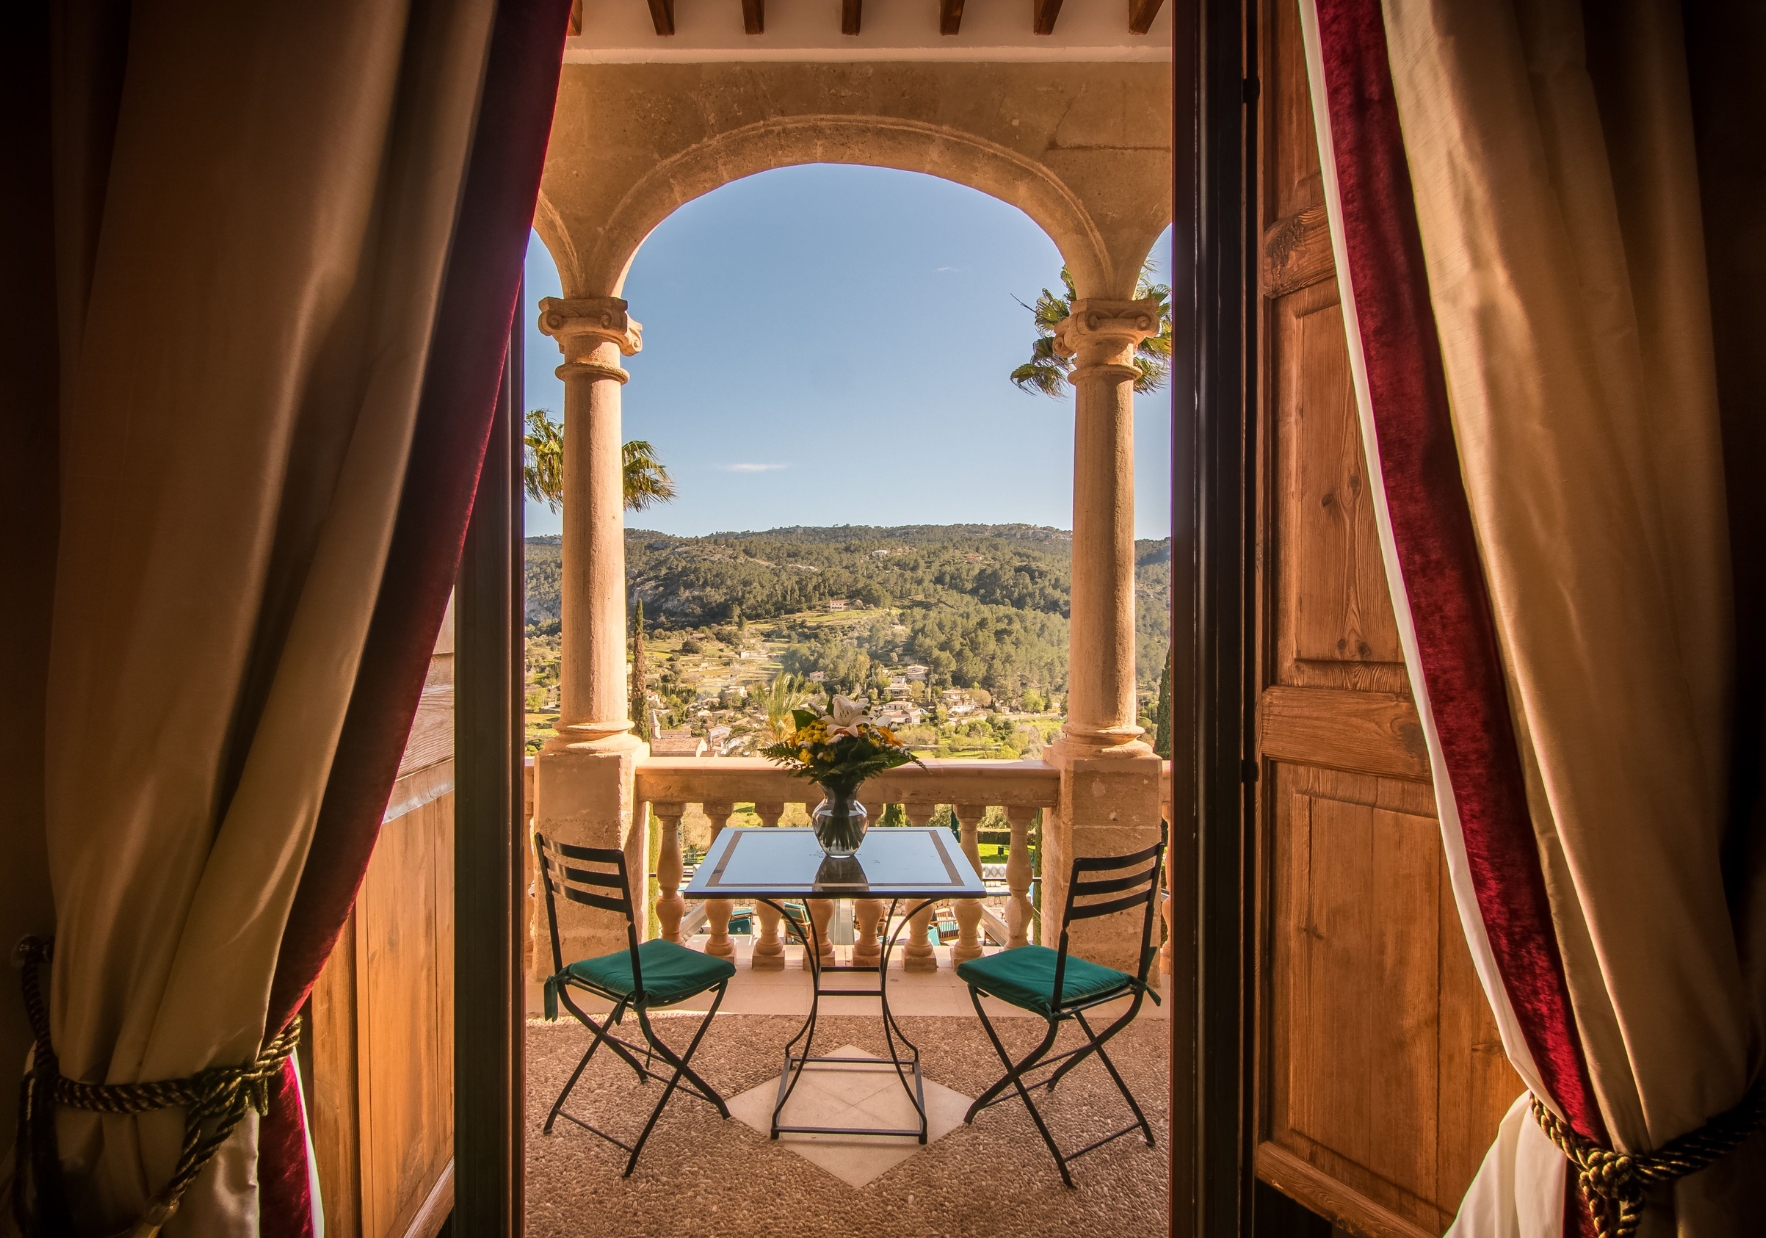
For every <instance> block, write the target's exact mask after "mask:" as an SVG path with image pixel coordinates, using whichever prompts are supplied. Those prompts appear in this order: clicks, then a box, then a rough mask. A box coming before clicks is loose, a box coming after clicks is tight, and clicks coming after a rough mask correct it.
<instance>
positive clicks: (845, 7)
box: [840, 0, 865, 34]
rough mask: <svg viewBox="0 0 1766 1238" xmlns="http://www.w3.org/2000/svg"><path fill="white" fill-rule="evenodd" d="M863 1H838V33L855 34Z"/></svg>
mask: <svg viewBox="0 0 1766 1238" xmlns="http://www.w3.org/2000/svg"><path fill="white" fill-rule="evenodd" d="M864 2H865V0H840V33H841V34H857V33H858V28H859V21H860V19H861V15H860V13H859V9H860V8H862V7H863V5H864Z"/></svg>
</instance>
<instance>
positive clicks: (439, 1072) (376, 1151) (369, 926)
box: [356, 797, 453, 1235]
mask: <svg viewBox="0 0 1766 1238" xmlns="http://www.w3.org/2000/svg"><path fill="white" fill-rule="evenodd" d="M452 817H453V812H452V803H451V797H449V798H448V799H447V800H441V801H432V802H431V803H429V804H425V805H424V806H422V807H421V808H418V809H416V810H415V811H413V812H410V813H407V814H406V815H404V816H402V817H399V818H398V819H397V820H395V821H390V822H388V823H387V824H386V826H385V828H384V829H382V831H381V835H380V841H379V842H378V843H377V844H376V845H375V848H374V858H373V859H372V860H371V861H370V862H369V865H368V874H367V876H366V877H365V878H364V879H363V882H362V891H361V893H360V894H359V895H358V896H357V899H356V917H357V919H356V923H357V936H356V942H357V964H356V965H357V974H358V976H359V977H361V985H362V988H361V997H360V999H359V1001H360V1011H361V1023H360V1026H359V1029H358V1032H357V1037H358V1043H359V1044H360V1045H361V1050H360V1052H361V1066H360V1069H361V1093H362V1113H363V1121H362V1129H363V1133H364V1134H363V1139H362V1148H361V1155H362V1221H363V1233H364V1234H365V1235H401V1234H404V1233H405V1231H406V1229H407V1227H408V1225H409V1223H410V1221H411V1219H412V1218H414V1217H415V1216H416V1214H417V1211H418V1210H419V1208H420V1207H421V1206H422V1204H423V1203H424V1200H425V1198H426V1197H427V1195H428V1193H429V1190H430V1188H431V1186H432V1185H433V1184H434V1182H435V1181H436V1179H437V1177H438V1176H439V1175H440V1173H441V1171H442V1170H443V1168H444V1167H445V1166H446V1164H447V1161H448V1160H449V1159H450V1156H451V1153H452V1147H451V1144H452V1129H453V1095H452V1091H453V1089H452V1086H451V1084H452V1073H453V1051H452V1036H453V1019H452V1015H451V1008H450V1009H449V1010H448V1011H447V1013H448V1017H447V1019H446V1020H445V1021H444V1020H443V1018H442V1016H443V1014H444V1003H443V1000H442V998H441V993H442V986H441V981H442V979H443V976H442V967H443V964H442V963H441V959H442V958H443V957H444V956H446V957H448V958H449V959H450V960H451V958H452V955H453V941H452V935H451V933H449V934H448V936H447V939H446V940H445V941H444V940H442V936H443V933H444V932H445V931H446V927H447V925H448V922H449V921H450V920H451V914H452V908H451V904H452V902H453V899H452V893H453V891H452V886H451V883H450V884H449V885H448V886H445V887H440V880H439V879H441V878H443V877H444V873H443V872H442V871H439V870H440V869H441V865H442V860H441V856H442V855H443V854H446V855H447V856H448V857H449V861H448V862H449V863H451V857H452V852H453V829H452V824H453V822H452ZM438 887H440V888H438ZM444 901H445V902H446V903H447V904H448V905H449V909H448V911H447V913H445V914H446V918H445V919H444V913H443V912H442V910H441V904H442V902H444ZM450 970H451V968H450ZM449 992H450V993H451V989H450V990H449ZM444 1069H445V1072H446V1073H445V1075H444V1074H443V1071H444Z"/></svg>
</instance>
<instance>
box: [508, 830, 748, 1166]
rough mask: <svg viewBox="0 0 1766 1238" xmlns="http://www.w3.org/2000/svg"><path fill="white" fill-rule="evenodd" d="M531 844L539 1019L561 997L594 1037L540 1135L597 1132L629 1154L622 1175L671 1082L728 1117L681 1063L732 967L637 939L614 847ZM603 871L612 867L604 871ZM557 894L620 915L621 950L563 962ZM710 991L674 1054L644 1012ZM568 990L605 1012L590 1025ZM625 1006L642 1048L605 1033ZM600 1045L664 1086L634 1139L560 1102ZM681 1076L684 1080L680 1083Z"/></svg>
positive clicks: (541, 839)
mask: <svg viewBox="0 0 1766 1238" xmlns="http://www.w3.org/2000/svg"><path fill="white" fill-rule="evenodd" d="M534 847H535V849H536V850H537V851H538V853H539V861H540V873H541V884H542V885H543V886H544V887H545V891H546V920H547V922H548V924H549V925H550V926H551V930H552V974H551V975H550V976H548V977H546V1018H548V1019H555V1018H557V1017H558V1003H559V1002H560V1001H562V1002H563V1003H564V1006H565V1008H566V1009H567V1010H569V1011H570V1013H571V1014H573V1015H575V1016H576V1018H577V1021H578V1022H580V1023H581V1024H582V1025H583V1026H584V1027H586V1028H588V1029H589V1031H590V1033H592V1035H593V1037H594V1039H592V1040H591V1041H590V1042H589V1051H588V1052H587V1053H585V1054H583V1058H582V1061H580V1062H578V1063H577V1064H576V1069H575V1070H574V1071H572V1072H571V1076H570V1082H569V1083H566V1084H565V1085H564V1090H563V1091H562V1092H560V1093H558V1099H557V1100H556V1101H555V1102H554V1103H553V1105H552V1112H551V1113H549V1114H547V1115H546V1126H545V1133H546V1134H548V1135H550V1134H551V1133H552V1124H553V1123H554V1122H556V1121H557V1120H558V1118H559V1117H560V1116H562V1117H564V1118H565V1119H566V1120H568V1121H571V1122H574V1123H576V1124H577V1125H578V1126H580V1127H582V1128H583V1129H584V1130H586V1131H588V1132H589V1133H590V1134H591V1135H599V1136H600V1137H601V1138H602V1139H605V1140H606V1141H607V1142H608V1143H610V1144H612V1145H613V1146H614V1147H616V1148H622V1149H624V1150H625V1151H627V1152H630V1153H631V1157H630V1159H628V1160H627V1161H626V1164H625V1173H624V1175H623V1176H624V1177H628V1178H629V1177H630V1176H631V1173H632V1170H633V1169H634V1168H635V1167H636V1166H637V1164H638V1153H640V1152H642V1151H643V1150H644V1141H645V1140H647V1139H649V1138H650V1131H651V1130H652V1129H653V1128H654V1127H655V1125H656V1119H657V1118H659V1117H661V1116H662V1109H663V1106H665V1105H667V1104H668V1101H669V1098H670V1097H671V1096H673V1095H674V1092H675V1088H676V1086H679V1087H680V1088H681V1090H682V1091H684V1092H686V1093H687V1094H688V1095H689V1096H697V1097H698V1098H699V1099H700V1100H704V1101H709V1102H710V1103H711V1104H713V1105H715V1106H717V1111H718V1113H720V1114H721V1115H723V1116H724V1117H726V1118H728V1117H729V1116H730V1111H729V1108H728V1107H727V1106H726V1105H725V1104H724V1099H723V1097H721V1096H719V1095H718V1094H717V1092H716V1090H715V1089H713V1088H712V1086H711V1085H710V1084H709V1083H707V1082H705V1080H703V1079H701V1078H700V1077H699V1076H698V1075H697V1074H695V1073H694V1071H693V1068H692V1067H691V1066H690V1065H689V1063H690V1062H691V1061H692V1060H693V1053H694V1051H695V1050H696V1049H698V1048H699V1041H700V1039H701V1038H702V1037H704V1035H705V1029H706V1028H708V1027H710V1026H711V1020H712V1017H713V1016H714V1015H716V1014H717V1008H718V1006H719V1004H720V1003H722V1001H723V1000H724V988H725V986H726V985H728V984H729V981H730V977H731V976H734V975H735V974H736V967H735V964H733V963H731V962H730V961H729V960H728V959H720V958H718V957H716V956H715V955H709V954H701V953H700V952H699V951H697V950H689V949H687V948H686V947H685V946H678V945H676V944H675V943H674V942H672V941H664V940H661V939H658V940H655V941H647V942H644V943H643V944H642V945H640V944H638V930H637V926H636V924H635V923H634V921H633V919H632V890H631V883H630V882H629V880H628V879H627V876H626V867H625V855H624V854H623V853H622V852H620V851H617V850H613V849H609V848H603V847H576V846H572V845H570V844H569V843H561V842H556V841H554V840H552V839H549V838H547V837H545V836H544V835H543V834H538V833H536V834H535V835H534ZM608 869H611V870H612V871H607V870H608ZM559 897H562V898H566V899H568V900H570V901H571V902H573V903H581V904H583V905H584V906H586V907H598V908H600V909H601V910H602V911H614V912H618V913H620V914H621V915H623V916H625V933H626V948H625V949H624V950H616V951H614V952H613V953H612V954H603V955H600V956H599V957H597V958H592V959H583V960H581V961H580V962H576V963H572V964H570V965H569V966H568V967H566V966H565V964H564V954H563V951H562V949H561V947H560V946H559V943H558V905H557V901H556V900H557V899H558V898H559ZM713 988H715V989H716V990H717V996H716V997H715V998H714V999H712V1003H711V1009H710V1010H709V1011H708V1012H706V1015H705V1018H704V1020H703V1021H702V1022H701V1023H700V1024H699V1030H698V1031H697V1032H695V1033H694V1034H693V1042H692V1043H691V1044H690V1045H688V1046H687V1051H686V1052H685V1053H684V1054H680V1055H678V1056H677V1055H676V1054H675V1052H674V1050H672V1049H670V1048H669V1047H668V1045H667V1044H665V1043H664V1042H663V1041H662V1040H661V1039H660V1038H659V1037H658V1036H657V1035H656V1031H655V1029H654V1028H652V1027H651V1026H650V1011H652V1010H655V1009H658V1008H660V1007H664V1006H674V1005H678V1004H679V1003H681V1002H684V1001H688V1000H690V999H692V998H695V997H697V996H699V994H701V993H704V992H706V991H707V990H708V989H713ZM571 989H582V990H584V991H586V992H589V993H593V994H594V995H595V996H597V997H601V998H605V999H606V1000H608V1001H610V1002H612V1003H613V1010H612V1013H610V1014H609V1015H608V1016H607V1017H606V1019H605V1020H603V1021H602V1022H599V1023H597V1022H596V1021H595V1020H594V1019H593V1018H591V1017H590V1016H589V1015H588V1014H587V1013H586V1012H585V1011H584V1010H583V1009H582V1008H581V1007H580V1006H578V1005H577V1004H576V1003H575V1002H574V1001H572V1000H571V996H570V990H571ZM628 1009H629V1010H632V1011H633V1012H635V1013H636V1014H637V1016H638V1026H639V1027H640V1028H642V1029H643V1032H644V1040H645V1042H646V1046H639V1045H635V1044H633V1043H631V1042H630V1041H628V1040H622V1039H620V1038H619V1037H618V1036H615V1035H614V1034H613V1033H612V1031H610V1030H609V1029H610V1028H611V1027H612V1026H614V1025H616V1024H618V1023H619V1022H620V1020H621V1019H622V1018H623V1017H624V1016H625V1012H626V1011H627V1010H628ZM603 1044H605V1045H606V1046H607V1047H608V1049H610V1050H611V1051H612V1052H614V1053H616V1054H618V1055H619V1057H620V1058H621V1059H623V1060H624V1061H625V1063H626V1065H628V1066H630V1067H631V1068H632V1069H633V1070H635V1071H636V1072H637V1073H638V1082H639V1083H645V1082H647V1081H648V1080H650V1079H655V1080H658V1081H659V1082H662V1083H665V1084H666V1085H667V1086H666V1087H664V1088H663V1090H662V1099H661V1100H659V1101H657V1102H656V1108H655V1109H653V1110H651V1111H650V1120H649V1121H648V1122H646V1123H644V1133H643V1134H641V1135H639V1136H638V1142H637V1143H635V1144H628V1143H625V1142H624V1141H622V1140H619V1139H615V1138H614V1137H613V1136H612V1135H609V1134H608V1133H607V1132H606V1131H601V1130H596V1129H595V1128H594V1127H593V1126H590V1125H589V1124H588V1123H587V1122H584V1121H583V1120H582V1119H581V1118H578V1117H575V1116H573V1115H572V1114H569V1113H565V1112H564V1102H565V1100H567V1099H568V1098H569V1096H570V1092H571V1089H572V1088H574V1087H576V1081H577V1080H578V1079H580V1078H582V1073H583V1070H584V1069H585V1068H586V1067H587V1066H588V1064H589V1059H590V1058H592V1057H594V1056H595V1050H596V1049H598V1048H600V1047H601V1046H602V1045H603ZM640 1048H642V1049H643V1053H644V1060H643V1061H642V1062H639V1061H638V1058H637V1056H636V1050H638V1049H640ZM652 1054H654V1055H656V1056H659V1057H661V1058H662V1060H663V1061H665V1062H667V1063H668V1064H669V1065H670V1066H673V1067H674V1074H673V1075H669V1076H664V1075H660V1074H657V1073H655V1072H654V1071H652V1070H651V1069H650V1062H651V1060H652ZM683 1076H684V1077H685V1080H686V1081H685V1082H684V1083H683V1082H682V1078H683Z"/></svg>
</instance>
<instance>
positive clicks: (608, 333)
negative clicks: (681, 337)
mask: <svg viewBox="0 0 1766 1238" xmlns="http://www.w3.org/2000/svg"><path fill="white" fill-rule="evenodd" d="M540 330H541V331H542V332H544V333H545V334H547V335H549V336H551V337H552V338H553V339H555V340H557V341H558V350H559V351H560V352H562V353H563V354H564V363H565V365H567V366H570V365H590V366H597V367H602V368H604V367H607V366H609V365H611V366H612V367H613V368H614V369H618V368H619V363H618V362H617V360H615V359H614V357H612V356H609V355H607V353H606V352H604V351H602V350H604V349H605V347H606V345H609V344H612V345H614V346H615V347H616V348H617V349H618V350H619V351H620V352H622V353H624V354H625V355H626V356H628V357H630V356H633V355H634V354H636V353H637V352H639V351H640V350H641V349H642V348H643V347H644V327H643V324H641V323H639V322H638V321H637V320H636V319H635V318H633V317H632V316H631V315H630V314H629V313H627V312H626V302H625V299H624V298H623V297H546V298H545V299H544V300H542V301H541V302H540ZM597 352H601V353H602V355H601V356H600V357H597V356H595V354H596V353H597Z"/></svg>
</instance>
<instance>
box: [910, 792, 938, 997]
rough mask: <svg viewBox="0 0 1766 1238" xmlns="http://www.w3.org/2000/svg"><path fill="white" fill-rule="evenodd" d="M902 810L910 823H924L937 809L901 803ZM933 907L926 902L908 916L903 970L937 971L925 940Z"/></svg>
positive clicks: (933, 956) (930, 945) (934, 956)
mask: <svg viewBox="0 0 1766 1238" xmlns="http://www.w3.org/2000/svg"><path fill="white" fill-rule="evenodd" d="M902 811H903V812H905V813H906V814H907V819H908V822H909V823H910V824H912V825H926V824H928V823H930V822H931V820H932V814H933V813H935V812H937V811H938V805H937V804H926V803H910V804H903V805H902ZM933 910H934V908H933V907H932V905H931V904H927V905H926V906H925V907H922V908H921V909H920V910H919V911H917V912H915V913H914V914H913V915H911V916H909V917H908V931H907V948H906V949H904V950H903V951H902V955H901V966H902V970H903V971H937V970H938V954H937V952H936V951H934V950H933V949H932V943H931V942H930V941H929V940H927V937H926V930H927V929H928V928H929V927H931V924H932V912H933Z"/></svg>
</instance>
